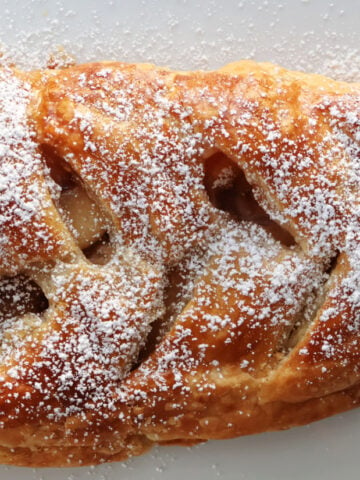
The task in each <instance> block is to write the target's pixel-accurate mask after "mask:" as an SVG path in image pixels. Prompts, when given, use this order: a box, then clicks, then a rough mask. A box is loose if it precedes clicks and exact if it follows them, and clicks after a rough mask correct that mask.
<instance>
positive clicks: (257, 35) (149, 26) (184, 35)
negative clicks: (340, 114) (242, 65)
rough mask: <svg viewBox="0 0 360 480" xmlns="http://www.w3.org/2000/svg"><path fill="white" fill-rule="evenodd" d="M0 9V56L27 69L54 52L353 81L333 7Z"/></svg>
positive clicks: (66, 2)
mask: <svg viewBox="0 0 360 480" xmlns="http://www.w3.org/2000/svg"><path fill="white" fill-rule="evenodd" d="M3 3H4V4H5V6H4V7H5V8H4V10H3V12H2V22H3V24H4V25H5V27H6V28H5V29H3V32H2V35H0V41H1V42H2V43H3V45H4V46H3V52H4V55H5V57H8V58H12V59H14V60H15V61H16V62H17V63H18V64H20V65H21V66H25V67H28V68H34V66H36V65H37V66H44V65H45V64H46V63H47V61H48V58H49V56H51V55H52V54H54V52H56V51H57V48H58V47H61V48H64V49H65V51H66V52H68V53H69V54H70V55H73V56H74V57H75V58H76V59H77V60H78V61H92V60H104V59H106V60H121V61H127V62H152V63H155V64H157V65H168V66H170V67H172V68H179V69H196V68H203V69H209V68H218V67H220V66H221V65H224V64H226V63H229V62H231V61H236V60H240V59H242V58H251V59H255V60H261V61H271V62H274V63H279V64H282V65H283V66H285V67H287V68H290V69H301V70H304V71H309V72H311V71H315V72H317V73H323V74H326V75H329V76H332V77H334V78H337V79H342V80H355V79H356V78H358V77H359V66H360V55H359V50H358V48H359V47H358V42H357V38H358V37H357V30H358V29H357V23H356V19H357V15H356V9H357V8H358V7H357V6H351V8H349V7H348V6H346V7H344V5H343V2H341V1H333V2H321V3H320V4H319V2H315V0H309V1H308V2H304V1H302V0H294V1H280V0H260V1H258V0H244V1H239V0H236V1H235V0H230V1H227V2H217V1H215V0H210V1H207V2H204V1H199V0H198V1H195V2H190V1H189V0H179V1H178V0H169V1H168V2H160V1H157V0H151V1H145V0H134V1H132V2H130V3H129V2H124V1H114V0H104V2H102V3H101V6H100V7H99V3H98V2H96V1H94V0H92V1H89V2H85V1H83V2H76V3H74V2H72V1H70V0H58V1H53V2H44V3H43V2H40V1H39V0H32V1H30V2H28V3H27V4H25V5H24V4H23V3H22V2H20V1H19V0H15V1H11V0H5V1H4V2H3ZM17 9H21V16H18V15H16V11H17ZM354 10H355V11H354ZM301 19H304V20H305V19H306V26H304V22H302V21H301ZM34 24H35V25H36V28H34ZM344 25H345V26H346V28H345V27H344Z"/></svg>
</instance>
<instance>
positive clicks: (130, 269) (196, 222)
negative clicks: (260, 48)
mask: <svg viewBox="0 0 360 480" xmlns="http://www.w3.org/2000/svg"><path fill="white" fill-rule="evenodd" d="M359 146H360V85H359V84H347V83H341V82H336V81H333V80H330V79H328V78H324V77H321V76H318V75H308V74H303V73H298V72H289V71H286V70H284V69H282V68H280V67H277V66H274V65H270V64H257V63H253V62H249V61H244V62H239V63H234V64H231V65H228V66H226V67H224V68H222V69H220V70H218V71H212V72H173V71H170V70H167V69H164V68H156V67H154V66H152V65H127V64H122V63H113V62H105V63H92V64H86V65H76V66H72V67H69V68H65V69H49V70H43V71H33V72H21V71H18V70H17V69H15V68H9V67H3V68H2V69H1V71H0V155H1V157H0V275H1V277H0V278H1V280H0V315H1V319H2V322H1V354H0V355H1V360H0V365H1V367H0V369H1V375H0V377H1V378H0V380H1V387H0V417H1V418H0V421H1V428H0V445H1V447H0V460H1V462H2V463H8V464H14V465H29V466H60V465H84V464H92V463H100V462H106V461H116V460H122V459H125V458H127V457H129V456H132V455H138V454H141V453H143V452H144V451H146V450H147V449H149V448H150V447H151V446H152V445H153V444H155V443H157V444H172V443H177V444H184V445H191V444H194V443H196V442H199V441H204V440H207V439H211V438H228V437H234V436H237V435H245V434H250V433H256V432H262V431H266V430H274V429H284V428H289V427H292V426H296V425H302V424H306V423H308V422H311V421H314V420H318V419H321V418H323V417H326V416H329V415H333V414H335V413H337V412H341V411H345V410H347V409H350V408H354V407H356V406H358V405H359V402H360V384H359V382H360V371H359V340H360V332H359V329H360V320H359V315H360V310H359V307H360V296H359V291H360V285H359V283H360V261H359V260H360V248H359V245H360V243H359V241H360V226H359V211H360V209H359V207H360V205H359V194H358V192H359V182H360V168H359V160H360V148H359Z"/></svg>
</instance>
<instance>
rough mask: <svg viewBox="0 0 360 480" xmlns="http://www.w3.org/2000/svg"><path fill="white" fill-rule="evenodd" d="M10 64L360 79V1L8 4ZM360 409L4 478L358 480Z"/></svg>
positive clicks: (4, 23)
mask: <svg viewBox="0 0 360 480" xmlns="http://www.w3.org/2000/svg"><path fill="white" fill-rule="evenodd" d="M0 12H1V13H0V41H1V42H2V43H4V44H6V46H4V48H3V49H2V50H3V52H4V55H5V57H7V56H9V55H10V56H12V58H15V59H16V61H17V62H18V63H19V64H21V65H22V66H25V67H29V68H30V67H31V66H43V65H44V64H45V63H46V59H47V58H48V54H49V52H51V51H54V50H56V46H57V45H62V46H64V47H65V49H66V50H67V51H68V52H69V53H71V54H73V55H75V57H76V58H77V59H78V60H81V61H85V60H93V59H98V60H104V59H118V60H125V61H150V62H155V63H157V64H160V65H169V66H172V67H174V68H184V69H190V68H215V67H217V66H220V65H222V64H224V63H227V62H230V61H234V60H239V59H240V58H255V59H256V60H269V61H273V62H277V63H281V64H283V65H284V66H286V67H289V68H298V69H303V70H308V71H316V72H319V73H325V74H328V75H331V76H333V77H336V78H342V79H347V80H355V79H358V80H360V55H359V50H358V48H359V47H360V29H359V18H360V2H359V1H357V0H347V1H346V0H342V1H336V0H333V1H331V0H260V1H256V0H253V1H249V0H242V1H241V0H237V1H233V0H228V1H225V0H223V1H221V0H217V1H197V2H196V1H195V2H192V1H190V0H177V1H176V0H164V1H160V0H158V1H145V0H143V1H141V0H128V1H126V0H122V1H115V0H114V1H111V0H105V1H101V0H98V1H96V0H82V1H76V0H63V1H46V0H33V1H11V0H8V1H6V0H0ZM359 426H360V411H353V412H349V413H347V414H344V415H341V416H337V417H334V418H331V419H327V420H325V421H322V422H318V423H315V424H313V425H310V426H307V427H303V428H297V429H293V430H290V431H287V432H276V433H267V434H263V435H257V436H253V437H245V438H240V439H235V440H229V441H222V442H209V443H208V444H206V445H201V446H198V447H195V448H193V449H186V448H175V447H174V448H169V447H167V448H162V449H155V450H153V451H152V453H150V454H148V455H146V456H144V457H141V458H137V459H133V460H131V461H129V462H127V463H125V464H116V465H104V466H100V467H95V468H91V469H90V468H82V469H43V470H38V469H21V468H10V467H0V480H5V479H6V480H7V479H14V480H25V479H26V480H28V479H29V480H40V479H42V480H60V479H61V480H62V479H64V480H87V479H88V480H115V479H121V480H127V479H133V480H139V479H146V480H151V479H159V480H161V479H166V480H179V479H184V478H185V479H187V478H188V479H189V480H190V479H192V478H197V479H198V480H205V479H207V480H212V479H218V478H222V479H225V480H230V479H239V480H242V479H243V480H304V479H308V480H315V479H316V480H322V479H326V480H335V479H336V480H337V479H339V478H344V479H346V480H352V479H358V478H359V476H360V474H359V464H360V461H359V445H360V429H359Z"/></svg>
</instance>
